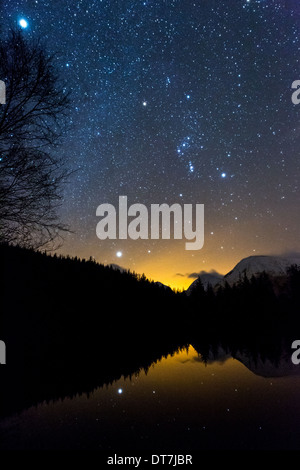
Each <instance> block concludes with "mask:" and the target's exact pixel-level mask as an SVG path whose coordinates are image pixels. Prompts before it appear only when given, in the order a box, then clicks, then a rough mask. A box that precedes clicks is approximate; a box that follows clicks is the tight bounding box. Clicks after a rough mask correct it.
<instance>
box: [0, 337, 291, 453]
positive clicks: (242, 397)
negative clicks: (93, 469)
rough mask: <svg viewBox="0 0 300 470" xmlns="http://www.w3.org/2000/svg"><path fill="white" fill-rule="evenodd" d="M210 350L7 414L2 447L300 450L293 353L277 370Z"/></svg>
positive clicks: (0, 432)
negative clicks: (206, 353)
mask: <svg viewBox="0 0 300 470" xmlns="http://www.w3.org/2000/svg"><path fill="white" fill-rule="evenodd" d="M208 356H209V357H206V358H205V361H204V358H203V356H201V355H200V356H199V354H198V352H197V351H196V350H195V349H194V348H193V347H192V346H190V347H189V348H188V350H186V349H185V350H181V351H180V352H178V353H176V354H174V355H173V356H171V355H169V356H168V357H167V358H163V359H162V360H161V361H160V362H158V363H157V364H155V365H152V366H151V367H150V368H149V370H148V371H147V372H145V371H144V370H142V371H141V372H140V373H139V375H133V376H132V377H131V378H126V379H125V378H124V377H122V378H121V379H119V380H117V381H115V382H113V383H112V384H111V385H108V386H103V387H100V388H98V389H96V390H95V391H94V392H93V393H91V394H89V395H87V394H83V395H81V396H76V397H73V398H65V399H64V400H59V401H55V402H51V403H49V404H46V403H44V404H40V405H38V406H37V407H31V408H29V409H28V410H26V411H23V412H22V413H21V414H20V415H14V416H12V417H9V418H6V419H3V420H2V421H1V422H0V435H1V436H0V437H1V439H0V447H1V448H2V449H3V448H34V449H37V448H64V449H66V448H70V449H99V450H101V449H103V450H112V451H117V450H122V449H123V450H125V449H135V450H138V449H144V450H147V449H150V450H153V449H155V450H156V451H162V452H169V451H172V450H175V449H177V450H178V449H180V452H182V451H185V450H186V451H192V450H200V449H222V448H224V449H231V448H233V449H234V448H245V449H252V448H254V449H258V448H263V449H269V448H270V449H272V448H273V449H275V448H299V434H300V424H299V423H300V403H299V399H298V397H299V393H300V379H299V376H298V375H299V373H300V368H299V369H298V367H297V366H293V365H292V363H291V364H290V363H289V362H291V361H290V360H289V358H288V356H286V357H282V360H280V361H279V362H278V367H277V368H275V366H274V365H273V364H271V363H270V361H268V360H267V361H264V360H262V359H259V358H258V359H257V361H253V359H251V360H248V359H247V357H246V356H245V355H243V354H241V353H239V354H237V355H236V358H233V357H231V356H230V354H228V353H226V351H225V350H224V349H222V348H221V347H220V348H219V349H218V350H217V349H216V350H215V351H214V354H213V353H211V352H210V354H208ZM275 369H276V374H275V372H274V371H275ZM298 370H299V372H298ZM287 371H288V372H287ZM280 375H284V376H285V377H280ZM271 376H272V377H271Z"/></svg>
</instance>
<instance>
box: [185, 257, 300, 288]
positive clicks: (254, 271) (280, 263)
mask: <svg viewBox="0 0 300 470" xmlns="http://www.w3.org/2000/svg"><path fill="white" fill-rule="evenodd" d="M293 264H297V265H299V266H300V255H293V256H286V257H283V256H249V257H248V258H244V259H242V260H241V261H240V262H239V263H237V265H236V266H235V267H234V268H233V269H232V270H231V271H230V272H229V273H227V274H225V276H221V275H220V274H218V273H216V272H212V273H208V272H204V271H203V272H201V273H200V274H199V277H198V278H197V279H196V280H195V281H194V282H193V283H192V284H191V285H190V287H189V288H188V289H187V290H186V291H185V292H186V294H187V295H190V294H191V292H192V291H193V290H194V289H195V288H196V287H197V286H198V285H199V282H200V281H201V283H202V285H203V287H204V289H207V286H208V284H210V285H211V286H212V287H216V286H217V285H218V284H220V285H224V284H225V282H227V283H228V284H229V285H231V286H232V285H233V284H235V283H237V282H238V281H239V280H240V279H243V278H244V276H245V275H246V276H247V278H248V279H250V278H251V277H252V276H256V275H258V274H260V273H262V272H264V271H265V272H266V273H267V274H270V275H272V276H284V275H285V274H286V271H287V268H289V267H290V266H291V265H293Z"/></svg>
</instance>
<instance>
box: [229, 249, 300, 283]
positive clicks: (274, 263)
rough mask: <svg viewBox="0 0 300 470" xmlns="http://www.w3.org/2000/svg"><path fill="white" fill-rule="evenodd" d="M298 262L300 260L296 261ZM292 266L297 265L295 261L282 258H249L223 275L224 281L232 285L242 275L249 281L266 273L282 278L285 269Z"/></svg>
mask: <svg viewBox="0 0 300 470" xmlns="http://www.w3.org/2000/svg"><path fill="white" fill-rule="evenodd" d="M298 262H300V260H299V259H298ZM292 264H298V263H297V259H292V258H284V257H281V256H249V257H248V258H244V259H242V260H241V261H240V262H239V263H238V264H237V265H236V266H235V267H234V268H233V270H232V271H230V272H229V273H227V274H225V276H224V281H226V282H228V284H229V285H233V284H235V283H236V282H238V281H239V280H240V279H243V277H244V275H246V276H247V278H248V279H250V278H251V277H252V276H256V275H257V274H259V273H262V272H264V271H265V272H266V273H267V274H271V275H273V276H284V275H285V274H286V271H287V268H288V267H290V266H291V265H292Z"/></svg>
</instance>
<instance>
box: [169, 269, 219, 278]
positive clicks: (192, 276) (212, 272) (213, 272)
mask: <svg viewBox="0 0 300 470" xmlns="http://www.w3.org/2000/svg"><path fill="white" fill-rule="evenodd" d="M203 275H209V276H216V277H219V278H220V279H221V278H223V274H220V273H218V272H217V271H215V270H214V269H211V270H210V271H200V272H199V273H196V272H193V273H185V274H182V273H176V276H180V277H187V278H189V279H198V277H199V276H203Z"/></svg>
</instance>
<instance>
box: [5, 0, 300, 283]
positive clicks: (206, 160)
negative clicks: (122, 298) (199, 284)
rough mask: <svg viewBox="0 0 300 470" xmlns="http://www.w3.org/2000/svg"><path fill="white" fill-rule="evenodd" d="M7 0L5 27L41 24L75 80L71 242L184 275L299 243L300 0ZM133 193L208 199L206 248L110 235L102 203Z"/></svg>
mask: <svg viewBox="0 0 300 470" xmlns="http://www.w3.org/2000/svg"><path fill="white" fill-rule="evenodd" d="M1 3H2V9H1V16H2V18H1V25H2V29H3V30H4V31H5V29H8V28H9V27H12V26H17V25H19V27H21V28H22V30H23V34H24V35H25V36H28V37H41V38H42V39H43V41H44V42H45V44H46V47H47V50H48V51H49V53H51V54H55V56H54V63H55V66H56V68H57V70H58V72H59V74H60V76H61V78H62V79H63V80H64V81H65V82H66V84H67V88H68V89H70V90H71V92H72V103H71V112H70V124H71V129H70V131H69V132H68V134H66V135H65V136H64V140H63V143H62V145H61V147H60V152H62V153H63V155H64V158H65V162H66V165H67V166H68V167H69V168H70V169H71V168H72V169H76V170H77V171H76V173H75V174H74V175H73V176H72V178H71V180H70V182H69V184H68V185H67V186H66V187H65V189H64V199H63V205H62V208H61V218H62V220H63V221H64V222H66V223H68V224H69V225H70V227H71V229H72V230H73V233H70V234H69V235H67V236H66V238H65V242H64V245H63V247H62V248H61V251H62V252H63V253H65V254H66V253H69V254H70V255H77V256H80V257H86V258H87V257H90V256H92V257H94V258H95V259H96V260H97V261H99V262H102V263H105V264H106V263H116V264H119V265H121V266H123V267H125V268H130V269H131V270H135V271H136V272H138V273H142V272H144V273H145V274H146V275H147V276H148V277H150V278H151V279H154V280H156V281H161V282H163V283H165V284H169V285H171V286H173V287H177V288H184V287H187V286H188V285H189V284H190V283H191V282H192V281H193V280H194V279H193V274H191V273H197V272H200V271H202V270H206V271H210V270H216V271H218V272H220V273H222V274H225V273H226V272H228V271H229V270H230V269H232V268H233V266H234V265H235V264H236V263H237V262H238V261H240V259H241V258H243V257H246V256H250V255H259V254H285V253H288V252H293V251H299V249H300V242H299V236H298V234H299V228H300V223H299V221H300V218H299V202H300V201H299V176H300V170H299V148H300V147H299V146H300V105H299V107H298V106H297V105H294V104H293V103H292V101H291V96H292V89H291V85H292V83H293V81H294V80H298V79H300V66H299V65H300V62H299V60H300V49H299V47H300V5H299V3H298V1H296V0H215V1H214V0H209V1H208V0H199V1H190V0H136V1H129V0H122V1H120V0H114V1H109V0H89V1H87V0H80V1H76V0H73V1H71V0H59V1H57V0H51V1H47V0H45V1H42V0H28V1H26V0H24V1H20V0H4V1H2V2H1ZM0 78H1V77H0ZM121 195H126V196H127V197H128V204H129V205H131V204H133V203H141V204H145V205H146V206H147V207H150V204H155V203H156V204H162V203H167V204H170V205H171V204H174V203H179V204H196V203H198V204H204V205H205V242H204V247H203V248H202V249H201V250H199V251H186V250H185V240H184V239H183V240H135V241H133V240H105V241H101V240H99V239H98V238H97V236H96V225H97V222H98V221H99V218H97V217H96V208H97V206H98V205H99V204H102V203H110V204H114V205H115V206H116V207H118V197H119V196H121ZM117 255H119V256H117Z"/></svg>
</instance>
